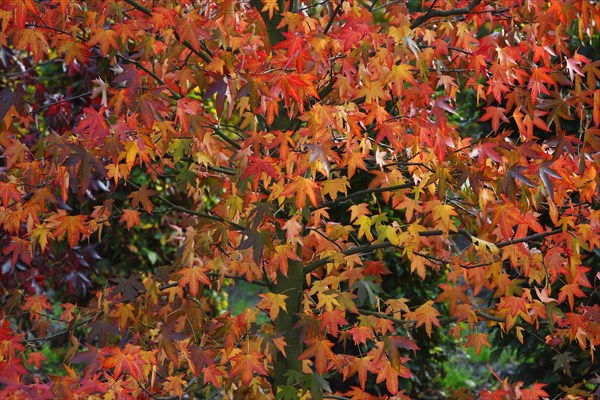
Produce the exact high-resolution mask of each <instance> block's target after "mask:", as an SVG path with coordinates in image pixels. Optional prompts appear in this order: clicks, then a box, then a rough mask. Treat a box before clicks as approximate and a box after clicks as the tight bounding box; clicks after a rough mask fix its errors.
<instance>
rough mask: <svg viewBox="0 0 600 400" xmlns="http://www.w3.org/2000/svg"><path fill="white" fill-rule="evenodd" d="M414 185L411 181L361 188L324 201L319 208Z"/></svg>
mask: <svg viewBox="0 0 600 400" xmlns="http://www.w3.org/2000/svg"><path fill="white" fill-rule="evenodd" d="M414 186H415V184H414V183H412V182H409V183H404V184H402V185H396V186H388V187H380V188H374V189H365V190H359V191H358V192H354V193H351V194H349V195H347V196H344V197H338V198H337V199H335V200H331V201H328V202H325V203H322V204H321V205H319V207H317V208H318V209H319V208H325V207H331V206H334V205H337V204H340V203H345V202H346V201H348V200H351V199H355V198H357V197H361V196H364V195H367V194H372V193H383V192H391V191H394V190H400V189H409V188H412V187H414Z"/></svg>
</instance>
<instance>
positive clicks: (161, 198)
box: [127, 180, 245, 231]
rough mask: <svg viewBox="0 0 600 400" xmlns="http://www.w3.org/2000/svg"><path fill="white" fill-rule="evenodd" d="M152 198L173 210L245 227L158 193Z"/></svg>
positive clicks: (137, 187)
mask: <svg viewBox="0 0 600 400" xmlns="http://www.w3.org/2000/svg"><path fill="white" fill-rule="evenodd" d="M127 183H128V184H130V185H131V186H133V187H134V188H135V189H138V190H139V189H140V186H139V185H138V184H136V183H135V182H132V181H131V180H127ZM154 198H155V199H158V200H160V201H161V202H163V203H165V204H168V205H169V206H170V207H171V208H172V209H173V210H175V211H180V212H184V213H188V214H191V215H195V216H196V217H199V218H204V219H209V220H211V221H217V222H222V223H224V224H228V225H230V226H232V227H233V228H235V229H237V230H240V231H243V230H244V229H245V226H243V225H240V224H238V223H236V222H233V221H229V220H226V219H225V218H223V217H221V216H220V215H214V214H207V213H203V212H200V211H194V210H190V209H189V208H185V207H182V206H180V205H177V204H175V203H173V202H172V201H171V200H169V199H167V198H165V197H163V196H160V195H158V196H155V197H154Z"/></svg>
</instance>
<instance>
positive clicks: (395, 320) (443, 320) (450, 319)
mask: <svg viewBox="0 0 600 400" xmlns="http://www.w3.org/2000/svg"><path fill="white" fill-rule="evenodd" d="M358 313H359V314H363V315H372V316H374V317H378V318H383V319H387V320H388V321H392V322H393V323H395V324H398V325H410V324H415V323H417V321H416V320H414V319H398V318H394V317H391V316H389V315H387V314H384V313H381V312H377V311H371V310H365V309H362V308H359V309H358ZM475 315H477V316H478V317H479V318H481V319H485V320H487V321H493V322H498V323H500V324H504V323H506V320H505V319H503V318H500V317H494V316H493V315H490V314H488V313H485V312H483V311H475ZM438 321H439V322H440V324H443V325H445V324H451V323H453V322H456V321H458V318H456V317H444V318H439V319H438ZM515 325H516V326H520V327H527V326H526V325H524V324H522V323H516V324H515Z"/></svg>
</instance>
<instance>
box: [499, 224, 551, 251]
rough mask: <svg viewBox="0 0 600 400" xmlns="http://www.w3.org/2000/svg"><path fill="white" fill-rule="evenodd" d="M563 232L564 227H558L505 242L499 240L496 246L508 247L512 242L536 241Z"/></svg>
mask: <svg viewBox="0 0 600 400" xmlns="http://www.w3.org/2000/svg"><path fill="white" fill-rule="evenodd" d="M562 232H563V229H562V228H556V229H553V230H551V231H547V232H541V233H536V234H535V235H530V236H525V237H522V238H519V239H515V240H506V241H504V242H498V243H496V246H497V247H506V246H510V245H511V244H517V243H523V242H529V241H535V240H539V239H543V238H545V237H548V236H552V235H556V234H558V233H562Z"/></svg>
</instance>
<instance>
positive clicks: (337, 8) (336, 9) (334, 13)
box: [323, 0, 344, 35]
mask: <svg viewBox="0 0 600 400" xmlns="http://www.w3.org/2000/svg"><path fill="white" fill-rule="evenodd" d="M342 4H344V0H340V4H338V5H337V7H336V8H335V10H333V12H332V13H331V15H330V16H329V21H327V25H326V26H325V29H323V35H327V32H329V30H330V29H331V26H332V25H333V21H334V20H335V17H336V16H337V15H338V13H339V12H340V10H341V9H342Z"/></svg>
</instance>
